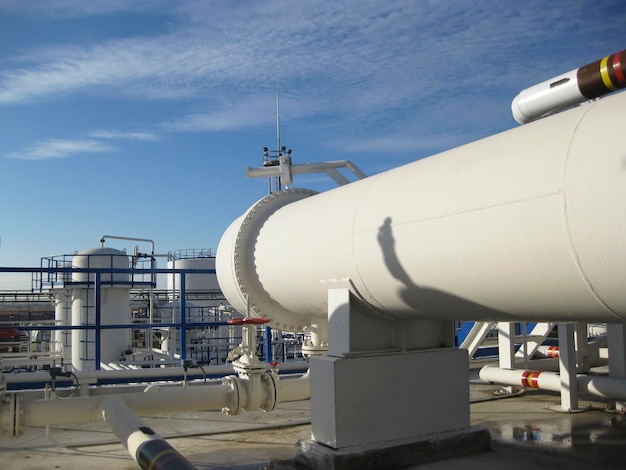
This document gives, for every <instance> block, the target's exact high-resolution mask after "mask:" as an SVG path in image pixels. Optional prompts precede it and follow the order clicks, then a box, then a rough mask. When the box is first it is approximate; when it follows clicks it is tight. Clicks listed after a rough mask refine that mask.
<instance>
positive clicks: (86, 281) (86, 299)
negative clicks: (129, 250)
mask: <svg viewBox="0 0 626 470" xmlns="http://www.w3.org/2000/svg"><path fill="white" fill-rule="evenodd" d="M72 267H73V268H97V269H102V270H103V272H102V275H101V289H100V294H101V299H100V300H101V301H100V321H101V324H102V325H115V324H128V323H130V298H129V292H130V283H129V274H128V273H111V272H106V270H108V269H128V268H129V267H130V263H129V259H128V256H127V255H126V253H124V252H123V251H120V250H116V249H114V248H104V247H99V248H92V249H89V250H85V251H82V252H80V253H78V254H77V255H75V256H74V258H73V260H72ZM95 279H96V275H95V273H80V272H79V273H73V275H72V282H73V283H75V285H74V288H73V292H72V325H73V326H76V325H91V326H93V325H95V323H96V302H95ZM130 331H131V330H129V329H109V330H106V329H105V330H101V333H100V362H104V363H109V362H115V361H119V360H120V359H121V357H122V355H123V353H124V351H125V350H126V349H127V348H128V347H129V346H130V344H131V338H130ZM95 338H96V331H95V330H91V329H89V330H72V367H73V368H74V370H75V371H88V370H95V365H96V364H95V358H96V349H95V347H96V344H95Z"/></svg>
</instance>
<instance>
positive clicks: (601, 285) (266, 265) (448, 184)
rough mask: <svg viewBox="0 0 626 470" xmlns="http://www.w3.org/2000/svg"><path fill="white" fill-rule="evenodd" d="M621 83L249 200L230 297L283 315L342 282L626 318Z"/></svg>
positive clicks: (543, 314)
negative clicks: (338, 182)
mask: <svg viewBox="0 0 626 470" xmlns="http://www.w3.org/2000/svg"><path fill="white" fill-rule="evenodd" d="M624 122H626V93H618V94H615V95H612V96H608V97H606V98H603V99H601V100H599V101H596V102H593V103H590V104H585V105H582V106H579V107H577V108H574V109H572V110H569V111H565V112H563V113H560V114H558V115H555V116H551V117H548V118H545V119H541V120H538V121H535V122H533V123H530V124H527V125H525V126H523V127H518V128H515V129H512V130H510V131H507V132H504V133H501V134H498V135H494V136H492V137H488V138H485V139H483V140H480V141H477V142H474V143H471V144H468V145H465V146H462V147H459V148H455V149H453V150H450V151H447V152H444V153H441V154H439V155H435V156H433V157H430V158H425V159H423V160H419V161H417V162H414V163H411V164H408V165H405V166H403V167H400V168H397V169H393V170H390V171H387V172H385V173H381V174H379V175H375V176H372V177H369V178H367V179H364V180H361V181H358V182H355V183H351V184H349V185H346V186H342V187H340V188H337V189H334V190H331V191H328V192H325V193H322V194H317V195H313V194H312V193H311V192H309V191H306V190H287V191H285V192H282V193H277V194H273V195H270V196H268V197H266V198H264V199H262V200H261V201H259V202H258V203H257V204H255V205H254V206H253V207H252V208H251V209H250V210H249V211H248V212H247V213H245V214H244V215H243V216H241V217H240V218H239V219H237V220H236V221H235V222H233V224H232V225H231V226H230V227H229V228H228V229H227V231H226V232H225V233H224V235H223V237H222V240H221V242H220V245H219V248H218V253H217V274H218V279H219V283H220V286H221V288H222V290H223V292H224V294H225V296H226V298H227V299H228V300H229V301H230V303H231V304H232V305H233V306H235V308H237V309H238V310H240V311H242V312H245V310H246V306H247V303H248V301H249V306H250V310H251V313H252V314H253V315H255V316H261V317H269V318H271V319H272V321H273V326H274V327H276V328H280V329H284V330H289V329H299V328H302V327H303V326H307V325H310V324H311V323H312V322H316V321H325V319H326V317H327V314H328V312H327V295H328V293H327V292H328V288H329V286H332V285H333V283H337V282H342V283H344V284H346V283H347V284H348V285H350V286H351V290H352V292H353V293H354V295H356V296H357V297H358V298H360V299H361V300H362V301H363V302H364V303H365V304H366V305H369V307H370V308H371V310H374V311H378V312H380V313H381V314H384V315H385V316H387V317H392V318H396V319H399V320H403V319H420V318H424V319H426V318H428V319H448V320H474V321H488V320H501V321H514V320H526V321H573V320H588V321H595V322H608V323H615V322H623V321H624V320H626V295H624V292H625V291H624V286H625V285H626V250H625V249H624V247H625V246H626V153H625V151H624V144H623V142H622V141H621V139H620V136H621V135H623V133H624V129H625V128H624Z"/></svg>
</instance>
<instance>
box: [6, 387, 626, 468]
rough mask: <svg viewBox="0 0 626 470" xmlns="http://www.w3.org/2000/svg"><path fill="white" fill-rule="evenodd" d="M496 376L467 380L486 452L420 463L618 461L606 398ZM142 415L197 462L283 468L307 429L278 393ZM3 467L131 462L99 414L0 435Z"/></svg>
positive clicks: (620, 441)
mask: <svg viewBox="0 0 626 470" xmlns="http://www.w3.org/2000/svg"><path fill="white" fill-rule="evenodd" d="M497 391H498V386H495V385H485V384H479V383H471V385H470V396H471V399H472V404H471V405H470V409H471V422H472V425H473V426H483V427H486V428H487V429H489V431H490V433H491V439H492V446H491V450H489V451H487V452H480V453H477V454H472V455H469V456H465V457H461V458H455V459H448V460H443V461H439V462H431V463H425V464H422V465H419V466H416V467H413V468H419V469H422V470H439V469H446V470H458V469H468V468H472V469H473V468H485V469H503V468H506V470H517V469H520V470H521V469H528V468H529V467H533V466H536V467H537V468H539V466H541V467H542V468H549V469H551V470H553V469H561V468H562V469H568V470H576V469H582V468H589V467H590V466H592V467H594V468H595V469H596V470H599V469H607V470H612V469H623V468H626V453H625V452H624V451H625V449H626V447H625V444H626V419H625V417H624V416H623V415H621V414H616V413H611V412H609V411H607V405H608V404H607V403H605V402H602V401H596V400H593V401H589V400H581V401H580V407H581V408H585V409H586V411H584V412H580V413H561V412H557V411H552V410H551V409H550V407H558V405H559V403H560V396H559V395H558V394H555V393H550V392H539V391H536V390H532V391H528V392H526V393H523V394H521V395H519V396H515V397H508V398H501V397H500V396H499V395H497V394H496V393H495V392H497ZM145 421H146V422H147V423H148V424H149V425H150V426H151V427H152V428H153V429H154V430H155V431H157V432H158V433H159V434H161V435H162V436H163V437H165V438H167V439H168V442H170V444H171V445H172V446H174V447H175V448H176V449H177V450H178V451H179V452H181V453H182V454H183V455H184V456H185V457H186V458H187V459H189V460H190V461H191V462H192V463H193V464H194V465H196V466H197V467H198V468H199V469H207V470H213V469H236V470H248V469H255V470H256V469H261V468H265V469H270V468H273V469H279V470H281V469H291V468H294V463H293V457H294V444H295V443H296V441H298V440H299V439H309V438H310V425H309V422H310V413H309V402H308V401H302V402H295V403H285V404H282V405H280V406H279V407H278V408H277V409H276V410H274V411H272V412H269V413H263V412H254V413H245V412H244V413H243V414H241V415H238V416H234V417H229V416H225V415H222V414H221V413H219V412H198V413H187V414H185V415H171V416H166V417H160V418H145ZM0 462H2V468H7V469H16V470H21V469H23V470H27V469H28V470H36V469H52V468H54V469H68V470H71V469H84V468H105V467H107V468H109V469H135V468H138V467H137V465H136V464H135V463H134V461H133V460H132V459H131V457H130V456H129V455H128V453H127V452H126V450H125V449H124V448H123V447H122V445H121V444H119V443H118V442H116V441H115V437H114V436H113V434H112V433H111V432H110V431H109V430H108V428H107V426H106V425H105V424H103V423H90V424H86V425H82V426H58V427H54V428H51V429H50V430H49V432H48V435H46V430H45V429H43V428H34V429H28V430H27V432H26V433H25V435H24V436H21V437H20V438H17V439H12V440H9V439H1V440H0Z"/></svg>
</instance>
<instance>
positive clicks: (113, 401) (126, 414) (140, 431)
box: [100, 396, 195, 470]
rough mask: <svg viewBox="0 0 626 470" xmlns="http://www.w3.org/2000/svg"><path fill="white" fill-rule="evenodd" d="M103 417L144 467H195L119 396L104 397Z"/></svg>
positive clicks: (177, 469)
mask: <svg viewBox="0 0 626 470" xmlns="http://www.w3.org/2000/svg"><path fill="white" fill-rule="evenodd" d="M100 406H101V409H102V418H103V419H104V421H105V422H106V423H107V424H108V425H109V427H110V428H111V430H112V431H113V433H114V434H115V435H116V436H117V438H118V439H119V440H120V442H121V443H122V445H124V447H125V448H126V449H127V450H128V453H129V454H130V455H131V457H132V458H133V459H135V462H137V464H139V466H140V467H141V468H142V469H153V468H163V469H165V468H168V469H176V470H179V469H181V470H182V469H194V468H195V467H194V466H193V465H192V464H191V462H189V461H188V460H187V459H186V458H185V457H183V456H182V455H181V454H180V453H178V452H177V451H176V450H175V449H174V448H173V447H172V446H171V445H169V444H168V443H167V442H166V441H165V440H164V439H163V438H162V437H161V436H159V435H158V434H157V433H156V432H154V431H153V430H152V429H151V428H150V427H149V426H148V425H147V424H146V423H145V422H144V421H142V420H141V419H139V418H138V417H137V416H135V415H134V414H133V413H132V412H131V411H130V410H129V409H128V407H127V406H126V405H124V403H123V402H122V401H121V400H120V399H119V397H117V396H108V397H103V399H102V400H101V402H100Z"/></svg>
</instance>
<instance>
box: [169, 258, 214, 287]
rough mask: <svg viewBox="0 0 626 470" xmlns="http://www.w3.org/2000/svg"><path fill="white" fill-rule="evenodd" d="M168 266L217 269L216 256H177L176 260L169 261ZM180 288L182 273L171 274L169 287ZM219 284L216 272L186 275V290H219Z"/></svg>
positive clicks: (170, 267)
mask: <svg viewBox="0 0 626 470" xmlns="http://www.w3.org/2000/svg"><path fill="white" fill-rule="evenodd" d="M167 268H168V269H172V268H177V269H213V270H214V269H215V257H213V256H197V257H190V258H177V259H176V260H175V261H168V262H167ZM174 286H175V287H176V289H180V274H170V275H168V276H167V289H168V290H169V291H171V290H172V288H173V287H174ZM219 288H220V287H219V285H218V283H217V279H216V277H215V273H189V274H187V275H186V276H185V290H186V292H194V291H219Z"/></svg>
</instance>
